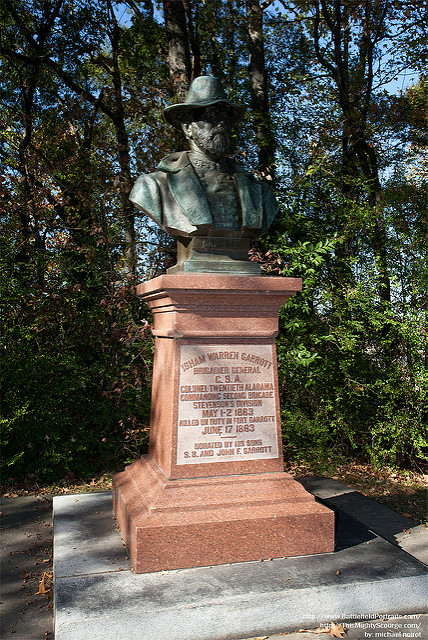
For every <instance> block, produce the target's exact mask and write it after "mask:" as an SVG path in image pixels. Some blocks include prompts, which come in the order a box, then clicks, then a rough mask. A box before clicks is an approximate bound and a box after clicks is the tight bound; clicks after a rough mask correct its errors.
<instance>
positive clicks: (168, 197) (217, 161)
mask: <svg viewBox="0 0 428 640" xmlns="http://www.w3.org/2000/svg"><path fill="white" fill-rule="evenodd" d="M244 110H245V107H244V106H243V105H239V104H234V103H233V102H231V101H229V100H228V99H227V96H226V93H225V91H224V89H223V87H222V85H221V83H220V80H219V79H218V78H214V77H212V76H200V77H198V78H196V79H195V80H193V82H192V84H191V85H190V88H189V91H188V94H187V97H186V100H185V102H184V103H179V104H173V105H170V106H169V107H167V108H166V109H165V111H164V116H165V119H166V120H167V121H168V122H169V123H170V124H172V125H173V126H175V127H176V128H177V129H179V130H181V131H183V133H184V135H185V136H186V139H187V142H188V145H189V147H190V150H189V151H182V152H178V153H173V154H171V155H169V156H167V157H165V158H163V159H162V160H161V162H160V163H159V165H158V170H157V171H156V172H154V173H150V174H147V175H143V176H140V177H139V178H138V179H137V181H136V183H135V185H134V187H133V189H132V192H131V195H130V199H131V201H132V202H133V203H134V204H135V205H136V207H138V209H140V210H141V211H143V212H144V213H146V214H147V215H148V216H150V217H151V218H152V219H153V220H154V221H155V222H157V223H158V224H159V225H160V226H161V227H162V228H163V229H164V230H165V231H166V232H167V233H169V234H171V235H174V236H178V244H179V249H180V246H181V248H183V247H189V246H190V240H189V239H191V238H200V240H199V242H196V243H192V245H193V249H195V248H196V247H200V248H201V251H204V249H203V247H204V246H205V247H208V248H209V247H210V246H211V253H212V250H213V247H214V248H215V246H217V248H218V247H220V248H219V249H218V251H217V254H218V253H219V251H220V253H221V252H222V251H223V254H227V252H228V251H229V253H230V251H232V253H233V247H235V250H236V251H238V250H241V258H242V257H243V254H242V250H243V249H244V251H245V249H248V246H249V239H250V238H256V237H258V236H259V235H261V234H262V233H264V232H265V231H267V229H268V228H269V226H270V225H271V223H272V221H273V219H274V217H275V215H276V213H277V211H278V204H277V202H276V200H275V197H274V195H273V193H272V191H271V189H270V188H269V186H268V185H267V184H264V183H262V182H260V181H259V180H257V179H256V178H255V177H254V176H253V175H251V174H250V173H248V172H247V171H245V170H244V169H243V168H241V167H240V166H239V165H237V163H236V162H235V161H234V160H232V159H231V158H230V157H229V154H230V152H231V127H232V124H233V123H234V122H235V121H236V120H238V119H239V118H240V116H241V115H242V113H243V112H244ZM202 238H205V239H209V241H208V240H207V241H206V242H205V244H204V243H203V242H202ZM220 238H223V241H220V240H215V239H220ZM245 238H247V239H248V240H247V242H240V243H239V242H238V239H242V240H243V239H245ZM234 239H235V240H234ZM207 251H208V253H210V251H209V249H208V250H206V251H205V253H207ZM214 252H215V251H214ZM187 257H189V256H187ZM205 257H206V255H205ZM229 257H230V255H229ZM184 258H185V256H183V254H182V255H181V259H182V260H184ZM235 258H238V255H236V256H235ZM241 258H238V259H241ZM232 259H233V255H232ZM245 259H246V258H245ZM179 260H180V253H179ZM223 266H224V265H223ZM184 270H188V269H187V268H184ZM191 270H196V269H193V268H192V269H191ZM210 270H211V269H210ZM214 270H218V269H214ZM232 271H233V269H232Z"/></svg>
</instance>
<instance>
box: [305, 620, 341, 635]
mask: <svg viewBox="0 0 428 640" xmlns="http://www.w3.org/2000/svg"><path fill="white" fill-rule="evenodd" d="M298 633H328V635H330V636H332V637H333V638H344V637H345V634H346V629H345V627H344V626H343V624H336V623H335V622H331V623H330V625H329V626H328V627H318V629H299V631H298Z"/></svg>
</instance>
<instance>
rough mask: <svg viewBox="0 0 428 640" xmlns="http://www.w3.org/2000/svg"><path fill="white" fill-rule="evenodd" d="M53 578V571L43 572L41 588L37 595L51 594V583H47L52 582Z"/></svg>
mask: <svg viewBox="0 0 428 640" xmlns="http://www.w3.org/2000/svg"><path fill="white" fill-rule="evenodd" d="M52 578H53V574H52V573H47V572H46V571H45V572H44V573H43V576H42V579H41V580H40V582H39V590H38V591H37V592H36V594H35V595H36V596H37V595H47V594H51V593H52V586H51V584H46V583H50V581H51V580H52Z"/></svg>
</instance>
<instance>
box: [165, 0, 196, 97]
mask: <svg viewBox="0 0 428 640" xmlns="http://www.w3.org/2000/svg"><path fill="white" fill-rule="evenodd" d="M186 5H187V10H188V11H190V7H189V3H188V2H187V3H186ZM163 10H164V20H165V29H166V35H167V39H168V67H169V77H170V80H171V85H172V92H173V96H174V97H176V98H178V100H179V101H180V102H184V99H185V97H186V93H187V90H188V88H189V84H190V79H191V76H192V62H191V58H190V45H189V32H188V27H187V20H186V6H185V3H184V2H183V0H164V2H163Z"/></svg>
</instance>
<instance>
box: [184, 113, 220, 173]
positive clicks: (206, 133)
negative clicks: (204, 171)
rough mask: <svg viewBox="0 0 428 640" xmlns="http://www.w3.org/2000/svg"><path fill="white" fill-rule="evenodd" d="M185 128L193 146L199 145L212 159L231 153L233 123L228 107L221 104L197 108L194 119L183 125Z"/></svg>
mask: <svg viewBox="0 0 428 640" xmlns="http://www.w3.org/2000/svg"><path fill="white" fill-rule="evenodd" d="M183 130H184V132H185V134H186V137H187V139H188V140H189V141H190V143H191V147H192V148H193V149H194V147H197V149H199V150H200V151H202V153H204V154H205V155H207V156H208V157H209V158H211V159H212V160H215V161H219V160H221V159H222V158H224V157H226V156H228V155H229V153H230V150H231V142H230V130H231V124H230V117H229V113H228V111H227V109H224V108H223V109H222V108H221V107H219V106H211V107H205V108H201V109H195V110H194V112H193V119H192V121H191V122H190V123H188V124H186V125H183Z"/></svg>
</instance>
